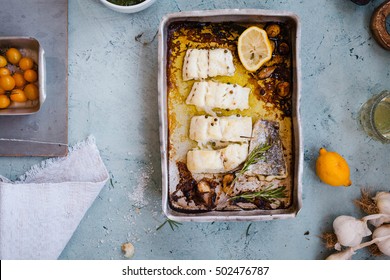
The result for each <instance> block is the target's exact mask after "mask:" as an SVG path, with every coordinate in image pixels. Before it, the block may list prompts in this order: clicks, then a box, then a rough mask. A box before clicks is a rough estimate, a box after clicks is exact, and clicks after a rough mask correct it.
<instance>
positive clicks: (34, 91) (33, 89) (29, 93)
mask: <svg viewBox="0 0 390 280" xmlns="http://www.w3.org/2000/svg"><path fill="white" fill-rule="evenodd" d="M24 93H25V94H26V97H27V98H28V99H29V100H37V99H38V98H39V90H38V87H37V86H36V85H34V84H28V85H26V86H25V87H24Z"/></svg>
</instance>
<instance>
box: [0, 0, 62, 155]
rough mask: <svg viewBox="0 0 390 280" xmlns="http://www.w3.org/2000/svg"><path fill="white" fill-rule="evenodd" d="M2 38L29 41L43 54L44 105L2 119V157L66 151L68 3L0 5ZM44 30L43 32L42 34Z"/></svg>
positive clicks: (39, 0)
mask: <svg viewBox="0 0 390 280" xmlns="http://www.w3.org/2000/svg"><path fill="white" fill-rule="evenodd" d="M0 26H1V28H0V37H33V38H35V39H37V40H38V41H39V43H40V45H41V46H42V48H43V49H44V50H45V59H46V78H47V79H46V100H45V103H44V104H43V105H42V106H41V108H40V110H39V112H36V113H34V114H31V115H24V116H0V156H65V155H66V154H67V151H68V1H67V0H55V1H52V0H31V1H23V0H13V1H2V2H1V9H0ZM43 27H44V28H43Z"/></svg>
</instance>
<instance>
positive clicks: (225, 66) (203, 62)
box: [183, 49, 236, 81]
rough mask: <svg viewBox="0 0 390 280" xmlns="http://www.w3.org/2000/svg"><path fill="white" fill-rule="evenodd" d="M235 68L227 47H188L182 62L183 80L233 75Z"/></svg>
mask: <svg viewBox="0 0 390 280" xmlns="http://www.w3.org/2000/svg"><path fill="white" fill-rule="evenodd" d="M235 71H236V68H235V67H234V64H233V55H232V53H231V51H230V50H228V49H211V50H208V49H188V50H187V52H186V55H185V57H184V63H183V80H184V81H189V80H199V79H206V78H207V77H216V76H233V75H234V72H235Z"/></svg>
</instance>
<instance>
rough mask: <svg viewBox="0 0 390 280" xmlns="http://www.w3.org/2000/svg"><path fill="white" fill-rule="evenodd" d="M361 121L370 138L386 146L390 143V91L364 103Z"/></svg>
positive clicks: (360, 115) (360, 114)
mask: <svg viewBox="0 0 390 280" xmlns="http://www.w3.org/2000/svg"><path fill="white" fill-rule="evenodd" d="M359 120H360V124H361V126H362V128H363V129H364V131H365V132H366V133H367V134H368V135H369V136H370V137H372V138H373V139H375V140H378V141H380V142H382V143H384V144H386V143H387V144H388V143H390V91H388V90H385V91H382V92H381V93H379V94H377V95H375V96H373V97H372V98H370V99H369V100H368V101H367V102H366V103H364V104H363V105H362V107H361V109H360V113H359Z"/></svg>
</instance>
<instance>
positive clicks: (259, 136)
mask: <svg viewBox="0 0 390 280" xmlns="http://www.w3.org/2000/svg"><path fill="white" fill-rule="evenodd" d="M268 143H269V144H270V145H271V147H270V148H269V149H268V150H267V151H266V152H265V153H264V157H263V158H262V159H260V160H259V161H258V162H257V163H255V164H252V165H250V166H249V168H248V171H246V172H245V173H244V176H257V177H258V178H259V179H260V180H266V181H271V180H273V179H283V178H286V177H287V164H286V160H285V157H284V154H283V146H282V142H281V140H280V135H279V123H278V122H276V121H267V120H259V121H257V122H256V123H255V124H254V126H253V132H252V138H251V141H250V146H249V153H250V152H251V151H252V150H253V149H254V148H255V147H257V146H259V145H261V146H262V145H265V144H268Z"/></svg>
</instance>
